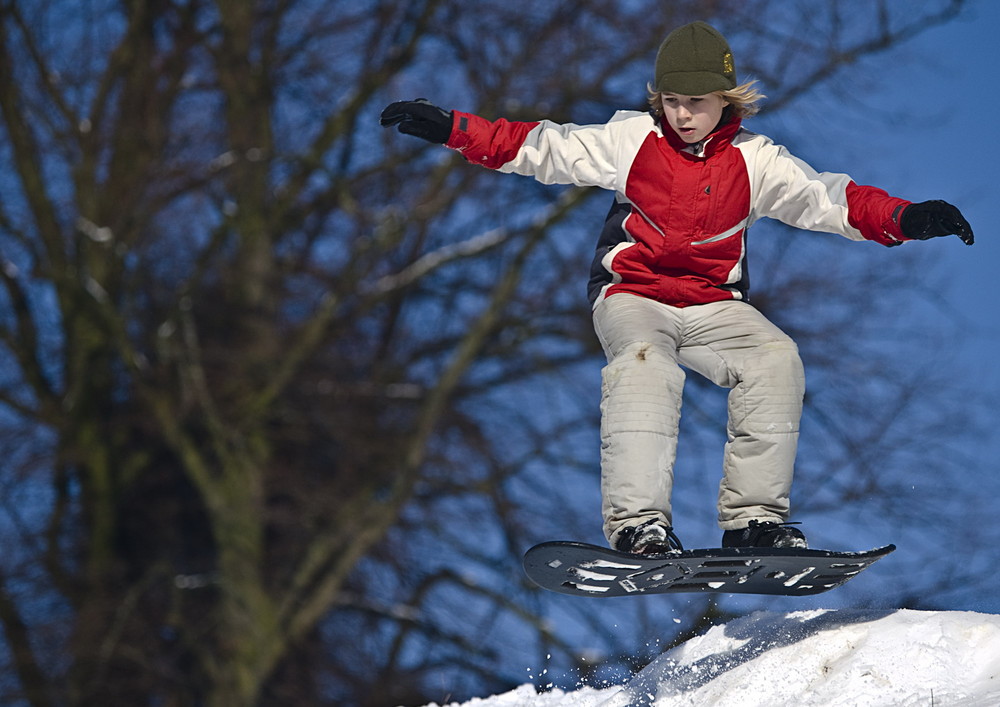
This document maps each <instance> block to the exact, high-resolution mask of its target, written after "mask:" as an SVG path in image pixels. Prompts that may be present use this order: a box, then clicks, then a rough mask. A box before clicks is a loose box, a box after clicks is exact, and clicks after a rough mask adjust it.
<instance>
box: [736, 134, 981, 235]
mask: <svg viewBox="0 0 1000 707" xmlns="http://www.w3.org/2000/svg"><path fill="white" fill-rule="evenodd" d="M757 157H758V160H757V162H756V164H757V167H758V169H759V172H758V174H759V175H761V180H760V182H759V183H760V189H759V191H758V194H757V198H756V200H755V201H756V203H755V205H754V208H755V210H757V212H758V214H759V215H761V216H770V217H772V218H777V219H778V220H780V221H784V222H785V223H788V224H789V225H792V226H797V227H799V228H806V229H808V230H816V231H830V232H833V233H840V234H841V235H844V236H847V237H848V238H851V239H854V240H861V239H865V240H870V241H875V242H876V243H882V244H883V245H887V246H893V245H899V244H900V243H902V242H904V241H908V240H926V239H928V238H934V237H937V236H947V235H952V234H954V235H957V236H958V237H959V238H961V239H962V241H963V242H964V243H965V244H967V245H972V243H973V242H974V236H973V233H972V227H971V226H970V225H969V222H968V221H966V219H965V217H964V216H962V213H961V212H960V211H959V210H958V209H957V208H956V207H954V206H952V205H951V204H949V203H947V202H944V201H940V200H935V201H924V202H920V203H917V204H914V203H912V202H909V201H907V200H906V199H900V198H897V197H894V196H890V195H889V194H888V193H886V192H885V191H883V190H882V189H878V188H877V187H871V186H864V185H859V184H857V183H855V182H854V181H853V180H852V179H851V178H850V177H849V176H848V175H846V174H834V173H830V172H816V171H815V170H814V169H812V167H810V166H809V165H808V164H806V163H805V162H803V161H802V160H800V159H798V158H797V157H795V156H793V155H792V154H790V153H789V152H788V151H787V150H786V149H785V148H784V147H782V146H780V145H775V144H774V143H771V142H770V141H769V140H767V141H766V143H765V144H764V145H762V146H761V149H760V152H759V153H758V155H757Z"/></svg>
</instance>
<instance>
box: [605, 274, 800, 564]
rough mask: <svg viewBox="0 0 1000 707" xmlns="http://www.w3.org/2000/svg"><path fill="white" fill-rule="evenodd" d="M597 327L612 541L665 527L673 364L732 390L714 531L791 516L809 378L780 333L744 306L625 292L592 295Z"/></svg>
mask: <svg viewBox="0 0 1000 707" xmlns="http://www.w3.org/2000/svg"><path fill="white" fill-rule="evenodd" d="M594 329H595V330H596V332H597V336H598V338H599V339H600V341H601V345H602V346H603V347H604V353H605V355H606V356H607V358H608V365H607V366H606V367H605V368H604V371H603V374H602V393H601V495H602V513H603V516H604V533H605V536H606V537H607V539H608V541H609V542H610V543H612V545H613V544H614V540H615V539H616V538H617V534H618V532H619V531H620V530H622V529H623V528H625V527H626V526H630V525H637V524H639V523H643V522H645V521H647V520H650V519H654V518H658V519H660V520H663V521H665V522H666V523H668V524H671V525H672V524H673V522H672V515H671V506H670V495H671V491H672V487H673V467H674V458H675V455H676V452H677V431H678V424H679V422H680V410H681V394H682V390H683V387H684V378H685V374H684V371H683V370H682V368H681V366H684V367H685V368H688V369H690V370H693V371H696V372H697V373H700V374H701V375H703V376H705V377H706V378H708V379H709V380H711V381H712V382H714V383H715V384H716V385H719V386H722V387H725V388H729V389H730V393H729V424H728V441H727V443H726V446H725V455H724V461H723V478H722V482H721V484H720V486H719V501H718V512H719V516H718V520H719V526H720V527H721V528H722V529H723V530H732V529H737V528H743V527H745V526H746V525H747V523H748V522H749V521H750V520H753V519H756V520H759V521H778V522H780V521H784V520H787V518H788V512H789V492H790V490H791V485H792V473H793V468H794V463H795V452H796V447H797V445H798V435H799V419H800V417H801V415H802V399H803V395H804V393H805V377H804V374H803V370H802V362H801V361H800V359H799V354H798V348H797V347H796V345H795V343H794V342H793V341H792V340H791V339H790V338H789V337H788V336H787V335H786V334H785V333H784V332H782V331H781V330H780V329H778V327H776V326H775V325H774V324H772V323H771V322H769V321H768V320H767V319H766V318H765V317H764V315H762V314H761V313H760V312H759V311H757V310H756V309H754V308H753V307H752V306H750V305H749V304H747V303H745V302H740V301H735V300H734V301H726V302H715V303H712V304H704V305H695V306H690V307H683V308H678V307H671V306H669V305H665V304H661V303H659V302H656V301H654V300H650V299H646V298H643V297H638V296H635V295H629V294H617V295H612V296H611V297H608V298H607V299H605V300H604V301H602V302H600V303H599V304H598V305H597V307H596V308H595V309H594Z"/></svg>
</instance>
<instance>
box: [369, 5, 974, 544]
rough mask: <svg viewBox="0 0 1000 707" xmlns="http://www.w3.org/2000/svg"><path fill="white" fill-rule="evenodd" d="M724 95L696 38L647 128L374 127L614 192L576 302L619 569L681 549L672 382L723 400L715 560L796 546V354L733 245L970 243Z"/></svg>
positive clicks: (680, 50)
mask: <svg viewBox="0 0 1000 707" xmlns="http://www.w3.org/2000/svg"><path fill="white" fill-rule="evenodd" d="M753 84H754V82H748V83H744V84H739V85H738V84H737V81H736V69H735V63H734V60H733V55H732V52H731V50H730V47H729V44H728V43H727V41H726V39H725V38H724V37H723V36H722V35H721V34H720V33H719V32H718V31H717V30H715V29H714V28H713V27H711V26H710V25H708V24H705V23H704V22H694V23H691V24H688V25H684V26H683V27H680V28H678V29H676V30H674V31H673V32H671V33H670V35H669V36H667V38H666V39H665V40H664V41H663V43H662V45H661V46H660V49H659V51H658V53H657V57H656V62H655V74H654V83H652V84H650V85H649V87H648V88H649V93H650V106H651V110H650V111H649V112H648V113H644V112H638V111H619V112H617V113H616V114H615V115H614V116H613V117H612V119H611V120H610V121H609V122H607V123H605V124H603V125H587V126H579V125H574V124H565V125H559V124H555V123H552V122H550V121H546V120H542V121H538V122H509V121H506V120H503V119H501V120H497V121H492V122H491V121H487V120H485V119H483V118H481V117H478V116H475V115H472V114H469V113H462V112H459V111H445V110H442V109H441V108H438V107H436V106H434V105H432V104H430V103H428V102H427V101H425V100H423V99H420V100H416V101H400V102H396V103H393V104H391V105H389V106H388V107H387V108H386V109H385V110H384V111H383V113H382V116H381V124H382V125H383V126H392V125H395V126H397V127H398V129H399V131H400V132H402V133H405V134H409V135H414V136H417V137H420V138H423V139H425V140H429V141H431V142H434V143H442V144H445V145H446V146H447V147H450V148H452V149H455V150H458V151H459V152H461V153H462V155H463V157H464V158H465V159H466V160H468V161H469V162H471V163H475V164H480V165H482V166H485V167H487V168H490V169H495V170H498V171H500V172H513V173H517V174H522V175H526V176H531V177H533V178H535V179H536V180H538V181H540V182H543V183H546V184H555V183H559V184H576V185H580V186H599V187H603V188H605V189H608V190H611V191H614V192H615V204H614V206H613V207H612V209H611V212H610V213H609V215H608V219H607V221H606V223H605V227H604V231H603V232H602V234H601V238H600V240H599V243H598V250H597V255H596V257H595V260H594V269H593V272H592V276H591V281H590V287H589V294H590V299H591V302H592V304H593V319H594V328H595V331H596V332H597V336H598V338H599V339H600V341H601V345H602V346H603V348H604V351H605V354H606V355H607V359H608V365H607V367H605V369H604V371H603V374H602V397H601V492H602V513H603V517H604V533H605V537H606V538H607V540H608V542H609V543H610V545H611V547H613V548H616V549H618V550H621V551H624V552H631V553H659V552H665V551H670V550H671V549H681V543H680V541H679V540H678V538H677V536H676V535H675V534H674V532H673V528H672V516H671V508H670V495H671V490H672V485H673V464H674V457H675V454H676V446H677V432H678V423H679V419H680V404H681V394H682V388H683V384H684V377H685V373H684V370H683V369H682V366H683V367H684V368H687V369H690V370H693V371H696V372H697V373H700V374H701V375H703V376H705V377H707V378H708V379H710V380H712V381H713V382H714V383H716V384H717V385H720V386H723V387H726V388H728V389H730V393H729V423H728V441H727V443H726V447H725V456H724V464H723V479H722V482H721V484H720V490H719V502H718V511H719V516H718V520H719V526H720V527H721V528H722V530H723V531H724V532H723V538H722V545H723V547H806V545H807V543H806V539H805V537H804V535H803V534H802V532H801V531H799V530H798V529H797V528H795V527H792V525H791V524H788V522H787V521H788V516H789V494H790V490H791V484H792V473H793V467H794V460H795V453H796V447H797V443H798V432H799V419H800V417H801V413H802V400H803V395H804V389H805V384H804V375H803V370H802V364H801V361H800V359H799V356H798V350H797V347H796V346H795V343H794V342H793V341H792V340H791V339H790V338H789V337H788V336H787V335H786V334H784V333H783V332H782V331H781V330H780V329H778V328H777V327H776V326H774V325H773V324H772V323H771V322H769V321H768V320H767V319H766V318H765V317H764V316H763V315H762V314H761V313H760V312H759V311H758V310H756V309H755V308H753V307H752V306H751V305H750V304H749V303H748V302H747V288H748V282H747V278H746V269H745V255H746V250H745V247H746V231H747V229H748V228H749V226H750V225H751V224H752V223H753V222H754V221H756V220H757V219H758V218H762V217H765V216H767V217H771V218H776V219H778V220H780V221H783V222H784V223H787V224H789V225H791V226H795V227H798V228H803V229H808V230H815V231H826V232H831V233H838V234H840V235H842V236H845V237H847V238H849V239H852V240H871V241H875V242H878V243H882V244H884V245H887V246H893V245H899V244H900V243H902V242H904V241H907V240H914V239H917V240H925V239H927V238H932V237H937V236H945V235H951V234H954V235H958V236H959V237H960V238H961V239H962V241H963V242H965V243H966V244H967V245H972V243H973V240H974V237H973V233H972V229H971V227H970V226H969V224H968V222H967V221H966V220H965V218H964V217H963V216H962V214H961V213H960V212H959V210H958V209H957V208H955V207H954V206H952V205H950V204H947V203H945V202H943V201H927V202H922V203H917V204H914V203H911V202H909V201H907V200H904V199H900V198H896V197H892V196H890V195H888V194H887V193H886V192H884V191H882V190H881V189H877V188H875V187H870V186H862V185H858V184H856V183H855V182H854V181H853V180H851V178H850V177H848V176H847V175H844V174H833V173H818V172H816V171H814V170H813V169H812V168H811V167H810V166H809V165H807V164H805V163H804V162H802V161H801V160H799V159H797V158H795V157H794V156H792V155H791V154H789V153H788V151H787V150H785V148H783V147H781V146H779V145H776V144H774V143H773V142H772V141H771V140H770V139H769V138H767V137H764V136H762V135H757V134H754V133H751V132H749V131H747V130H745V129H744V128H742V127H741V120H742V119H743V118H745V117H749V116H752V115H753V114H754V113H756V104H757V102H758V101H759V99H761V98H763V96H762V95H761V94H760V93H759V92H758V91H757V90H756V89H755V88H754V86H753Z"/></svg>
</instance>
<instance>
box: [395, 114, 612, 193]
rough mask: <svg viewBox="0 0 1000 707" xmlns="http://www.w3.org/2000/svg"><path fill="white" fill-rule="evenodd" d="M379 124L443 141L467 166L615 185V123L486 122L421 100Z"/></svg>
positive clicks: (553, 179) (541, 178) (546, 181)
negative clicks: (460, 156)
mask: <svg viewBox="0 0 1000 707" xmlns="http://www.w3.org/2000/svg"><path fill="white" fill-rule="evenodd" d="M380 122H381V124H382V125H383V126H386V127H388V126H392V125H398V129H399V131H400V132H402V133H405V134H408V135H416V136H417V137H422V138H423V139H425V140H429V141H431V142H437V143H443V144H444V145H446V146H447V147H450V148H452V149H455V150H458V151H459V152H461V153H462V156H463V157H464V158H465V159H466V160H467V161H468V162H470V163H472V164H478V165H481V166H483V167H487V168H489V169H495V170H499V171H501V172H512V173H516V174H522V175H525V176H530V177H534V178H535V179H536V180H538V181H540V182H542V183H544V184H576V185H578V186H599V187H603V188H605V189H615V188H617V187H618V185H617V183H616V180H617V177H618V154H619V147H620V145H619V138H618V136H617V131H616V129H615V128H614V127H612V126H614V125H615V121H612V122H611V123H608V124H605V125H592V126H580V125H573V124H565V125H560V124H557V123H553V122H551V121H547V120H543V121H535V122H520V121H509V120H504V119H502V118H501V119H499V120H496V121H489V120H486V119H485V118H481V117H479V116H477V115H473V114H471V113H462V112H459V111H451V112H447V111H444V110H442V109H441V108H437V107H436V106H433V105H431V104H430V103H427V102H426V101H424V100H423V99H420V100H418V101H400V102H397V103H393V104H391V105H390V106H388V107H387V108H386V109H385V111H383V112H382V117H381V119H380ZM446 133H447V134H446Z"/></svg>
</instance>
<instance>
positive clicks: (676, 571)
mask: <svg viewBox="0 0 1000 707" xmlns="http://www.w3.org/2000/svg"><path fill="white" fill-rule="evenodd" d="M895 549H896V546H895V545H886V546H885V547H880V548H876V549H874V550H868V551H866V552H832V551H829V550H805V549H800V548H762V547H752V548H711V549H706V550H682V551H677V552H671V553H665V554H661V555H631V554H628V553H624V552H618V551H616V550H610V549H608V548H605V547H601V546H599V545H590V544H587V543H578V542H563V541H554V542H546V543H542V544H540V545H535V546H534V547H533V548H531V549H530V550H528V552H527V553H525V555H524V571H525V573H526V574H527V575H528V577H529V578H530V579H531V580H532V581H533V582H534V583H535V584H537V585H538V586H540V587H542V588H543V589H548V590H550V591H553V592H559V593H561V594H571V595H574V596H589V597H620V596H631V595H636V594H669V593H675V592H718V593H722V594H775V595H783V596H809V595H812V594H819V593H821V592H826V591H829V590H830V589H833V588H835V587H839V586H840V585H841V584H844V583H845V582H847V581H848V580H850V579H852V578H853V577H855V576H857V575H858V573H859V572H861V571H862V570H864V569H866V568H867V567H870V566H871V565H872V564H873V563H874V562H876V561H877V560H879V559H880V558H882V557H885V556H886V555H888V554H889V553H890V552H892V551H893V550H895Z"/></svg>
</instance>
